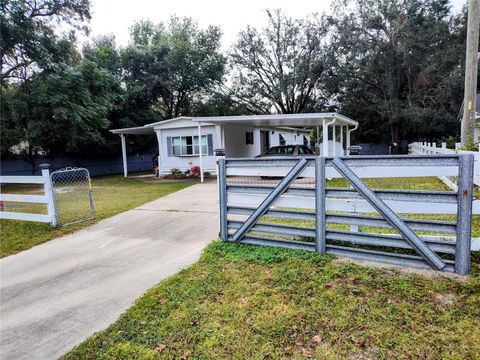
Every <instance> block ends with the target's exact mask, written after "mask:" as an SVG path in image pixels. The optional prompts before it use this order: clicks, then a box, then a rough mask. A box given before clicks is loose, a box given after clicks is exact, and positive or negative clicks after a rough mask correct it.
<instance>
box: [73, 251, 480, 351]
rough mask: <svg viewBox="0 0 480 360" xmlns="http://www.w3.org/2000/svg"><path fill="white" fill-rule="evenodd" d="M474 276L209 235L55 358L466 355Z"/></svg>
mask: <svg viewBox="0 0 480 360" xmlns="http://www.w3.org/2000/svg"><path fill="white" fill-rule="evenodd" d="M479 281H480V277H479V266H478V264H473V274H472V275H471V277H470V278H469V279H467V280H465V281H459V280H455V279H452V278H447V277H443V276H432V278H429V277H424V276H419V275H416V274H406V273H401V272H399V271H397V270H391V269H390V270H387V269H381V268H371V267H366V266H358V265H355V264H353V263H350V262H347V261H338V260H337V261H333V258H332V257H330V256H321V255H319V254H317V253H309V252H305V251H292V250H285V249H276V248H268V247H259V246H249V245H241V244H232V243H221V242H213V243H211V244H210V245H209V246H208V247H207V248H206V249H205V250H204V253H203V255H202V257H201V259H200V260H199V262H197V263H196V264H194V265H193V266H192V267H190V268H188V269H186V270H184V271H181V272H180V273H178V274H176V275H174V276H172V277H171V278H169V279H167V280H164V281H162V282H161V283H160V284H158V286H156V287H154V288H153V289H151V290H149V291H148V292H147V293H146V294H145V295H144V296H143V297H142V298H140V299H139V300H138V301H137V302H136V303H135V304H134V305H133V306H132V307H131V308H130V309H128V310H127V311H126V312H125V313H124V314H123V315H122V316H121V317H120V318H119V319H118V320H117V322H116V323H114V324H113V325H111V326H110V327H109V328H108V329H107V330H105V331H102V332H99V333H96V334H95V335H93V336H92V337H91V338H89V339H87V340H86V341H85V342H83V343H82V344H80V345H79V346H77V347H76V348H75V349H73V350H72V351H71V352H69V353H68V354H66V355H65V356H64V358H65V359H91V358H97V359H116V358H146V359H149V358H152V359H177V358H182V357H183V358H186V357H188V358H194V359H229V358H237V359H264V358H272V359H300V358H302V359H303V358H318V359H346V358H369V359H370V358H371V359H389V358H395V359H412V358H439V359H440V358H459V359H460V358H462V359H463V358H475V357H476V355H477V354H478V353H479V351H480V347H479V346H480V331H479V329H478V326H477V318H478V317H479V316H480V307H479V306H478V286H479V285H480V282H479Z"/></svg>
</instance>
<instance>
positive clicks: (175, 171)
mask: <svg viewBox="0 0 480 360" xmlns="http://www.w3.org/2000/svg"><path fill="white" fill-rule="evenodd" d="M170 176H172V177H182V176H183V173H182V171H181V170H180V169H177V168H173V169H171V170H170Z"/></svg>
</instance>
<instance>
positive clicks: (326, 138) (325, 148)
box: [322, 119, 328, 157]
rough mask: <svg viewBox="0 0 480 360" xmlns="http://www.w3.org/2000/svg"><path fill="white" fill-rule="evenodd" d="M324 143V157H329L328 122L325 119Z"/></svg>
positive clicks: (323, 125)
mask: <svg viewBox="0 0 480 360" xmlns="http://www.w3.org/2000/svg"><path fill="white" fill-rule="evenodd" d="M322 142H323V149H322V156H323V157H325V156H328V127H327V122H326V121H325V119H323V122H322Z"/></svg>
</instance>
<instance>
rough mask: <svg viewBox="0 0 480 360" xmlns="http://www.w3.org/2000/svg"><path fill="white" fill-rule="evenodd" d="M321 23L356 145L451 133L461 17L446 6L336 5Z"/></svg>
mask: <svg viewBox="0 0 480 360" xmlns="http://www.w3.org/2000/svg"><path fill="white" fill-rule="evenodd" d="M328 21H329V24H330V26H331V35H332V44H331V46H332V47H334V53H335V54H336V56H335V59H336V60H337V61H336V65H335V69H334V71H335V72H336V74H337V76H338V78H337V80H338V83H337V86H336V88H337V91H338V94H339V96H338V101H339V108H340V111H341V112H342V113H345V114H346V115H350V116H352V117H353V118H355V119H356V120H359V121H360V128H359V131H358V134H357V136H358V135H359V136H360V137H361V140H364V141H369V142H371V141H382V140H383V141H385V140H387V141H395V142H399V141H400V140H402V139H406V138H407V139H408V138H418V137H427V138H435V137H437V138H439V137H442V136H444V135H446V134H455V133H456V131H457V130H458V126H459V122H458V121H457V114H458V109H459V108H460V105H461V103H462V96H463V90H462V87H463V71H462V66H463V63H464V60H463V58H464V50H465V47H464V42H465V38H464V26H465V14H460V15H458V16H452V15H451V13H450V5H449V3H448V1H447V0H441V1H437V0H427V1H421V0H413V1H410V0H409V1H406V0H395V1H391V0H382V1H371V0H353V1H348V0H347V1H344V0H340V1H337V2H336V3H335V4H334V9H333V15H332V16H331V17H329V18H328Z"/></svg>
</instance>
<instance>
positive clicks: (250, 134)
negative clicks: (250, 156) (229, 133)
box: [245, 131, 253, 145]
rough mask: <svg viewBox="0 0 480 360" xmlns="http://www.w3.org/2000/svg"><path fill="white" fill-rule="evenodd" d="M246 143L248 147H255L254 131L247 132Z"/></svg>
mask: <svg viewBox="0 0 480 360" xmlns="http://www.w3.org/2000/svg"><path fill="white" fill-rule="evenodd" d="M245 142H246V144H247V145H253V131H247V132H245Z"/></svg>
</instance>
